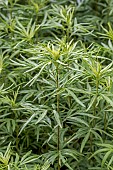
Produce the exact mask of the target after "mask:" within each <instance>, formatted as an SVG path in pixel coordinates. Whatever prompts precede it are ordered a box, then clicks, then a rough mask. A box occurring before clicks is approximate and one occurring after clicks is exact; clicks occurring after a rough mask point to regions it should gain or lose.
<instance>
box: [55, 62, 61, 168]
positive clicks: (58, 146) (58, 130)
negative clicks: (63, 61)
mask: <svg viewBox="0 0 113 170" xmlns="http://www.w3.org/2000/svg"><path fill="white" fill-rule="evenodd" d="M56 72H57V76H56V86H57V113H58V114H59V110H60V109H59V99H60V98H59V68H58V65H57V67H56ZM57 137H58V140H57V150H58V170H60V157H59V151H60V127H59V126H58V129H57Z"/></svg>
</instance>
